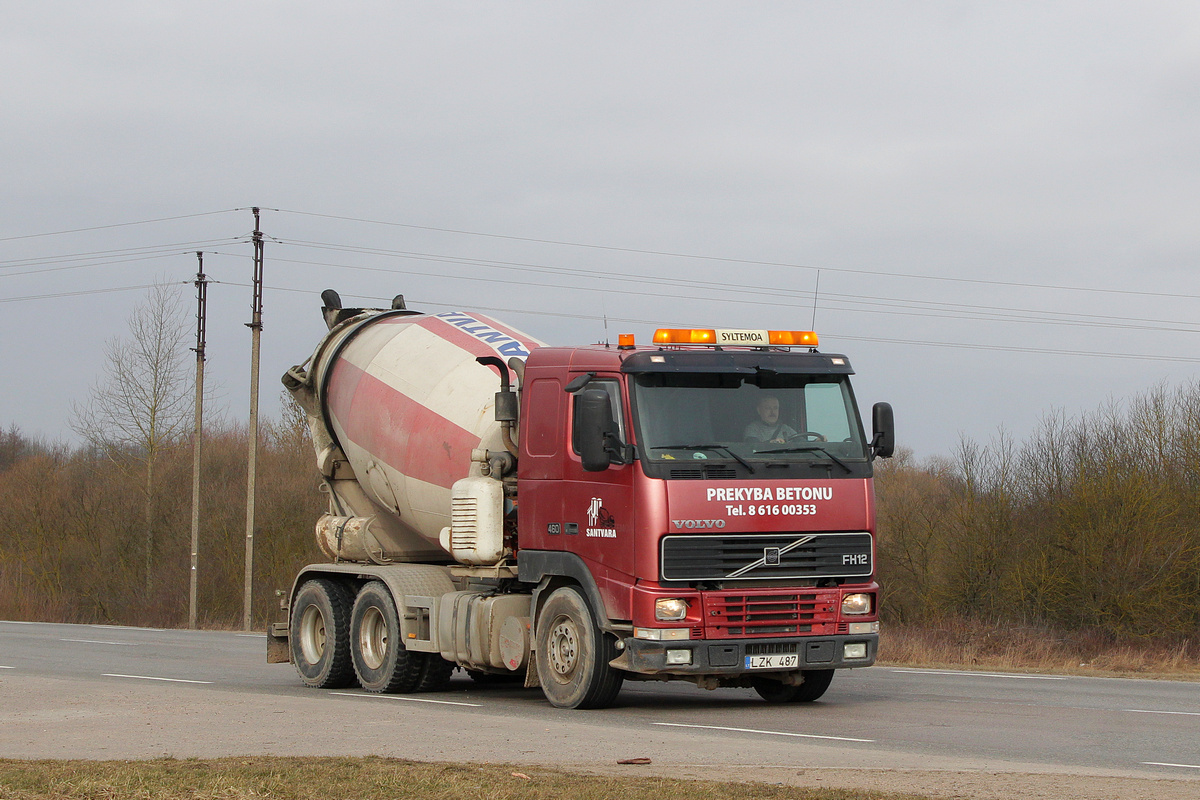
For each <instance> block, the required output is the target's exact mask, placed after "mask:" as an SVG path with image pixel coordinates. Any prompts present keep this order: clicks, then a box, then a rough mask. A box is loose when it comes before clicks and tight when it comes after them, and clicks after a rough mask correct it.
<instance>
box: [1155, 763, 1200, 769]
mask: <svg viewBox="0 0 1200 800" xmlns="http://www.w3.org/2000/svg"><path fill="white" fill-rule="evenodd" d="M1142 763H1143V764H1145V765H1147V766H1150V767H1180V768H1182V769H1200V764H1166V763H1164V762H1162V761H1143V762H1142Z"/></svg>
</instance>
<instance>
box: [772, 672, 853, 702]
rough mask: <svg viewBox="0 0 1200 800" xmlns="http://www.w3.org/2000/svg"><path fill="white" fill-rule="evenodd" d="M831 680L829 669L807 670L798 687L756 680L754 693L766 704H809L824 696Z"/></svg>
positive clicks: (831, 675) (831, 673) (831, 674)
mask: <svg viewBox="0 0 1200 800" xmlns="http://www.w3.org/2000/svg"><path fill="white" fill-rule="evenodd" d="M832 680H833V670H831V669H808V670H805V671H804V683H802V684H800V685H799V686H791V685H788V684H786V683H780V682H779V681H773V680H769V679H767V678H758V679H757V680H755V681H754V691H756V692H758V696H759V697H761V698H762V699H763V700H766V701H767V702H768V703H811V702H812V701H814V700H816V699H818V698H819V697H820V696H821V695H823V694H825V690H826V689H828V688H829V683H830V681H832Z"/></svg>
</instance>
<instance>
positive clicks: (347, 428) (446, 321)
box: [310, 311, 542, 551]
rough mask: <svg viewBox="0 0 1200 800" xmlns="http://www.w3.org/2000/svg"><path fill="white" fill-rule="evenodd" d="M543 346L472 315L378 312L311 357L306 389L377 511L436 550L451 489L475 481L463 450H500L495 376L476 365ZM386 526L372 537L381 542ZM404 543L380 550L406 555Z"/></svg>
mask: <svg viewBox="0 0 1200 800" xmlns="http://www.w3.org/2000/svg"><path fill="white" fill-rule="evenodd" d="M541 344H542V343H541V342H539V341H538V340H536V339H534V338H532V337H530V336H528V335H526V334H524V333H521V332H520V331H516V330H514V329H512V328H508V327H506V326H504V325H502V324H500V323H499V322H497V321H495V320H493V319H490V318H488V317H485V316H483V315H480V314H474V313H463V312H446V313H443V314H437V315H425V314H415V313H413V312H409V311H392V312H387V311H385V312H382V313H379V314H376V315H374V316H369V317H366V318H362V317H358V318H355V319H353V320H350V321H348V322H346V323H345V324H344V325H341V326H338V327H336V328H334V330H333V331H331V333H330V336H329V338H328V339H327V340H326V341H325V342H323V343H322V344H321V346H320V347H319V348H318V350H317V353H316V355H315V356H314V360H315V363H313V364H312V367H311V369H312V371H311V373H310V374H311V377H312V384H311V385H312V386H313V388H314V389H315V390H316V392H317V397H318V399H319V404H320V409H321V412H322V414H323V416H324V420H323V421H324V424H325V427H326V428H327V429H328V431H329V433H330V434H332V437H333V439H334V441H335V442H336V444H337V445H338V446H340V448H341V450H342V451H343V452H344V453H345V456H346V458H347V460H348V461H349V462H350V466H351V467H352V468H353V470H354V474H355V476H356V478H357V481H358V483H359V485H361V486H362V488H363V490H364V491H365V492H366V493H367V495H368V497H369V498H370V500H371V501H372V503H374V504H376V505H378V506H379V507H380V508H379V509H378V511H384V510H386V512H391V514H394V515H396V516H397V517H398V522H399V523H400V526H401V527H402V528H404V529H406V533H408V532H411V533H415V534H417V535H419V536H420V537H421V538H422V539H424V540H425V541H426V542H427V543H430V544H432V545H434V547H436V548H437V549H438V550H439V551H441V550H442V548H441V546H440V545H439V544H438V539H439V534H440V532H441V530H442V529H443V528H445V527H447V526H449V525H450V508H451V487H452V486H453V484H454V482H455V481H457V480H459V479H461V478H466V477H468V476H470V475H479V474H480V465H479V464H478V463H473V462H472V460H471V451H472V450H475V449H488V450H491V451H503V450H504V449H505V445H504V442H503V439H502V436H501V430H500V424H499V423H497V422H496V420H495V412H494V405H495V394H496V391H497V390H498V389H499V388H500V378H499V374H498V373H499V371H498V369H497V368H496V367H494V366H485V365H483V364H480V363H478V362H477V361H476V358H478V357H480V356H493V357H499V358H500V359H501V361H504V362H508V361H509V359H510V358H512V357H516V358H520V359H523V358H524V357H525V356H528V355H529V351H530V350H531V349H533V348H535V347H539V346H541ZM352 511H353V513H354V514H357V515H360V516H370V515H371V514H372V513H376V512H375V510H371V509H360V508H355V509H353V510H352ZM389 516H390V514H389ZM382 521H383V520H381V522H382ZM392 522H393V520H387V523H386V525H385V528H383V529H381V530H380V531H379V533H380V534H383V538H384V539H387V538H392V537H388V536H387V535H386V528H390V527H392V525H391V523H392ZM377 535H378V534H377ZM407 538H409V537H407V536H401V537H399V541H392V542H388V541H380V545H381V547H382V549H383V550H385V551H388V550H391V551H395V550H397V549H399V550H401V551H403V550H406V549H408V550H411V544H406V543H405V542H404V541H403V540H404V539H407Z"/></svg>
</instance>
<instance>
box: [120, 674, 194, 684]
mask: <svg viewBox="0 0 1200 800" xmlns="http://www.w3.org/2000/svg"><path fill="white" fill-rule="evenodd" d="M104 677H106V678H133V679H134V680H139V681H168V682H169V683H212V681H189V680H187V679H186V678H158V677H155V676H153V675H121V674H119V673H116V672H106V673H104Z"/></svg>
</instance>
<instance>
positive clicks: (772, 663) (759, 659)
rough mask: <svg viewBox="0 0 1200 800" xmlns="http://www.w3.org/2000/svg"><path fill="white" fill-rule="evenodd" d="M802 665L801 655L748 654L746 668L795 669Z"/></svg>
mask: <svg viewBox="0 0 1200 800" xmlns="http://www.w3.org/2000/svg"><path fill="white" fill-rule="evenodd" d="M798 666H800V656H798V655H796V654H795V653H785V654H782V655H777V656H746V669H795V668H796V667H798Z"/></svg>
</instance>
